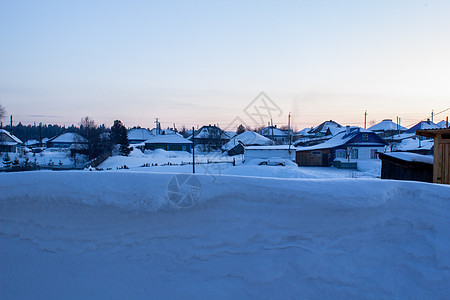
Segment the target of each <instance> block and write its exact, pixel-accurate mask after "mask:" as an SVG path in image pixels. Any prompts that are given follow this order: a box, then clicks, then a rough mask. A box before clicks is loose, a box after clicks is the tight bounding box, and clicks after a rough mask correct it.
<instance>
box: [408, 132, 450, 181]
mask: <svg viewBox="0 0 450 300" xmlns="http://www.w3.org/2000/svg"><path fill="white" fill-rule="evenodd" d="M416 134H417V135H420V136H425V137H429V138H434V163H433V182H434V183H444V184H450V129H449V128H447V129H426V130H417V132H416Z"/></svg>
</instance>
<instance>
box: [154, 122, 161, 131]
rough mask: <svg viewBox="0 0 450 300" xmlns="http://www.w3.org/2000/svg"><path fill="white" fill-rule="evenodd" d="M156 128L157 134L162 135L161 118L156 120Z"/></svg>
mask: <svg viewBox="0 0 450 300" xmlns="http://www.w3.org/2000/svg"><path fill="white" fill-rule="evenodd" d="M155 126H156V132H157V133H158V134H161V129H160V128H159V118H155Z"/></svg>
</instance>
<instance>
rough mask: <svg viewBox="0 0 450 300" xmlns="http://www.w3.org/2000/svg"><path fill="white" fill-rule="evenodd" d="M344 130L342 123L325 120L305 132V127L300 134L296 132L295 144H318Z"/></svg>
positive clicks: (304, 145)
mask: <svg viewBox="0 0 450 300" xmlns="http://www.w3.org/2000/svg"><path fill="white" fill-rule="evenodd" d="M344 130H345V128H344V127H343V126H342V125H340V124H338V123H337V122H335V121H333V120H330V121H325V122H323V123H321V124H320V125H318V126H316V127H314V128H312V129H310V130H309V131H307V132H305V131H306V128H305V129H303V132H302V133H301V135H302V136H300V134H298V135H297V137H296V142H295V146H302V147H307V146H314V145H318V144H321V143H324V142H326V141H328V140H329V139H331V138H332V137H333V136H335V135H336V134H338V133H339V132H342V131H344Z"/></svg>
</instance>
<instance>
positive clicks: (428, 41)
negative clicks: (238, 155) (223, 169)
mask: <svg viewBox="0 0 450 300" xmlns="http://www.w3.org/2000/svg"><path fill="white" fill-rule="evenodd" d="M449 16H450V1H448V0H441V1H434V0H405V1H403V0H388V1H385V0H376V1H375V0H374V1H357V0H355V1H345V0H342V1H336V0H333V1H324V0H318V1H310V0H308V1H301V0H299V1H211V0H209V1H171V0H168V1H148V0H147V1H136V0H127V1H114V0H108V1H96V0H89V1H85V0H77V1H69V0H65V1H60V0H59V1H46V0H40V1H35V0H32V1H25V0H0V104H1V105H2V106H4V107H5V108H6V110H7V113H8V115H10V114H12V115H13V116H14V122H19V121H20V122H22V123H23V124H32V123H34V122H36V123H39V122H43V123H52V124H60V125H70V124H78V123H79V122H80V120H81V118H82V117H84V116H90V117H91V118H93V119H94V120H95V121H96V122H97V123H98V124H102V123H104V124H105V125H106V126H111V125H112V124H113V121H114V120H116V119H120V120H122V122H123V123H124V124H125V125H126V126H127V127H132V126H142V127H149V128H153V127H154V120H155V118H159V120H160V122H161V124H162V126H163V127H168V126H170V127H173V124H175V126H177V127H180V126H183V125H184V126H186V127H188V128H189V127H192V126H201V125H205V124H219V125H220V126H221V127H223V128H226V129H231V130H235V128H232V127H234V126H235V125H236V124H235V123H236V122H240V121H242V123H245V125H247V126H250V127H256V126H261V125H266V124H265V123H266V122H268V121H270V119H271V118H272V119H273V123H274V124H278V125H279V126H282V125H286V124H287V123H288V114H289V113H291V117H292V118H291V122H292V125H293V127H294V128H297V129H299V130H300V129H302V128H304V127H311V126H315V125H318V124H319V123H321V122H323V121H325V120H330V119H332V120H335V121H337V122H339V123H341V124H342V125H358V126H364V112H365V111H367V123H368V124H369V123H371V124H373V123H374V122H380V121H382V120H383V119H386V118H390V119H393V120H394V121H395V120H396V117H397V116H398V117H401V119H402V125H403V126H409V125H413V124H415V123H417V122H419V121H421V120H423V119H426V118H427V117H429V116H430V115H431V113H432V111H434V112H435V113H438V112H440V111H443V110H446V109H447V108H449V107H450V84H449V83H450V17H449ZM261 92H264V93H265V95H266V96H267V97H269V98H270V101H271V103H273V104H274V105H276V106H277V108H278V110H277V111H276V113H274V114H272V115H269V114H268V113H267V114H265V117H264V124H261V123H262V122H261V121H259V120H260V119H261V118H259V119H258V120H256V119H255V118H253V119H252V118H251V117H249V114H247V113H246V112H248V111H246V110H245V109H246V107H248V106H249V105H250V104H252V103H256V104H257V103H259V102H258V101H260V99H257V97H258V95H260V93H261ZM255 101H256V102H255ZM256 106H257V107H260V105H256ZM449 112H450V111H449V110H447V111H446V112H444V113H441V114H439V115H437V116H436V117H435V121H440V120H442V119H445V117H446V116H448V114H449ZM3 122H4V123H6V122H9V121H8V119H7V118H5V119H4V120H3ZM236 127H237V126H236Z"/></svg>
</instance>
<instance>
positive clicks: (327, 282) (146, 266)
mask: <svg viewBox="0 0 450 300" xmlns="http://www.w3.org/2000/svg"><path fill="white" fill-rule="evenodd" d="M239 167H240V166H236V167H233V168H234V169H238V168H239ZM255 167H256V166H255ZM167 168H169V167H167ZM276 168H278V169H276ZM136 169H137V168H136ZM146 169H151V168H146ZM298 169H299V168H298ZM229 170H232V168H230V169H229ZM259 170H260V172H262V170H283V168H280V167H265V169H264V168H260V169H259ZM230 172H231V171H230ZM266 172H267V173H270V172H269V171H266ZM274 172H275V171H274ZM276 172H279V171H276ZM183 183H184V184H183ZM0 191H1V194H0V224H1V225H0V243H1V247H0V257H1V259H0V282H1V288H0V298H1V299H30V298H32V299H48V298H51V299H74V298H76V299H83V298H90V299H92V298H107V299H109V298H122V299H123V298H126V299H133V298H141V299H143V298H145V299H148V298H154V299H166V298H167V299H174V298H175V299H180V298H183V299H184V298H187V299H212V298H214V299H236V298H253V299H259V298H261V299H302V298H303V299H349V298H368V299H386V298H395V299H448V298H449V296H450V285H449V284H448V283H449V282H450V196H449V195H450V187H449V186H445V185H435V184H427V183H419V182H402V181H388V180H379V179H361V178H357V179H355V178H334V179H298V178H262V177H250V176H229V175H222V176H218V175H216V176H210V175H196V176H194V177H191V176H189V175H175V174H171V173H167V172H166V173H153V172H136V171H134V170H132V169H130V170H124V171H92V172H89V171H66V172H61V171H60V172H52V171H37V172H21V173H1V174H0Z"/></svg>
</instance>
